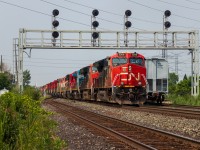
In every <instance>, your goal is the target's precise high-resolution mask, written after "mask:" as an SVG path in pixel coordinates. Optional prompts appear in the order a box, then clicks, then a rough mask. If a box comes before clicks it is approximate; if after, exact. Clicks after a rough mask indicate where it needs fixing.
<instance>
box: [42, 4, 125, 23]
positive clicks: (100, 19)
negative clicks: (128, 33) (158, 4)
mask: <svg viewBox="0 0 200 150" xmlns="http://www.w3.org/2000/svg"><path fill="white" fill-rule="evenodd" d="M40 1H42V2H45V3H48V4H51V5H55V6H57V7H61V8H64V9H67V10H70V11H73V12H76V13H79V14H82V15H86V16H91V15H89V14H86V13H83V12H80V11H77V10H74V9H71V8H67V7H64V6H60V5H57V4H54V3H50V2H47V1H45V0H40ZM98 19H99V20H103V21H106V22H110V23H114V24H118V25H123V24H122V23H118V22H114V21H110V20H106V19H103V18H99V17H98Z"/></svg>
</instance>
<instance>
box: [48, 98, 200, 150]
mask: <svg viewBox="0 0 200 150" xmlns="http://www.w3.org/2000/svg"><path fill="white" fill-rule="evenodd" d="M56 100H58V101H60V102H63V103H67V104H70V105H73V106H77V107H80V108H82V109H86V110H90V111H93V112H96V113H99V114H104V115H107V116H111V117H113V118H118V119H121V120H125V121H128V122H132V123H137V124H140V125H145V126H147V127H153V128H155V129H161V130H165V131H169V132H172V133H177V134H180V135H183V136H187V137H190V138H194V139H197V140H200V120H195V119H186V118H182V117H173V116H165V115H160V114H153V113H148V112H140V111H130V110H124V109H120V108H113V107H108V106H101V105H96V104H91V103H84V102H77V101H76V102H74V101H70V100H65V99H56ZM44 107H45V108H46V109H49V110H51V111H54V109H53V108H52V107H51V106H47V105H45V106H44ZM52 118H53V119H54V120H56V121H57V122H58V128H59V129H58V136H60V137H61V138H62V139H64V140H66V139H67V140H68V141H67V142H68V145H69V146H68V149H69V150H79V149H80V150H94V149H95V150H100V149H102V150H104V149H108V150H111V149H113V150H114V149H115V147H114V146H113V145H112V144H109V143H108V142H107V141H106V138H104V137H101V136H96V135H93V134H92V133H91V132H90V131H88V130H87V129H86V128H84V127H82V126H79V125H77V124H76V122H75V121H74V120H69V119H68V118H66V117H63V116H61V115H59V114H55V115H53V116H52Z"/></svg>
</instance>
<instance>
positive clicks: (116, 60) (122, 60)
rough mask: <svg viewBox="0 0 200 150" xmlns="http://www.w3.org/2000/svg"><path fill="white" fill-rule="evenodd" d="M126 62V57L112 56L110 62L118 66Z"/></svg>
mask: <svg viewBox="0 0 200 150" xmlns="http://www.w3.org/2000/svg"><path fill="white" fill-rule="evenodd" d="M126 63H127V59H126V58H113V59H112V64H113V66H119V65H123V64H126Z"/></svg>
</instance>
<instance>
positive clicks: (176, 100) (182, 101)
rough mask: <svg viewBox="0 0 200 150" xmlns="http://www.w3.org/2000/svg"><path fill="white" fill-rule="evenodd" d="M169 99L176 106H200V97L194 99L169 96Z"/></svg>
mask: <svg viewBox="0 0 200 150" xmlns="http://www.w3.org/2000/svg"><path fill="white" fill-rule="evenodd" d="M167 99H170V101H171V102H172V103H173V104H175V105H190V106H200V96H198V97H192V96H191V95H186V96H177V95H168V97H167Z"/></svg>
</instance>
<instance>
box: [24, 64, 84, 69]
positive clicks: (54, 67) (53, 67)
mask: <svg viewBox="0 0 200 150" xmlns="http://www.w3.org/2000/svg"><path fill="white" fill-rule="evenodd" d="M25 66H26V67H39V68H40V67H45V68H52V69H60V68H65V69H67V68H80V69H81V68H82V67H68V66H66V67H56V66H37V65H25Z"/></svg>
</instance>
